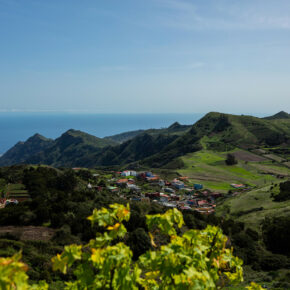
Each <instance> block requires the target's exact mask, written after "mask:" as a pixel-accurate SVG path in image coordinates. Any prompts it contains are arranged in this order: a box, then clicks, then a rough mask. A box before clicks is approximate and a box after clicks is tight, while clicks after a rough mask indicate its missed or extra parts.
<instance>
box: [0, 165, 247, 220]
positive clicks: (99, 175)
mask: <svg viewBox="0 0 290 290" xmlns="http://www.w3.org/2000/svg"><path fill="white" fill-rule="evenodd" d="M73 171H75V172H76V173H77V172H80V171H86V172H89V174H90V177H91V178H90V179H89V181H88V182H87V183H85V184H84V181H81V180H80V181H81V182H80V184H83V186H85V187H86V188H87V190H94V191H96V192H102V193H103V194H105V193H106V192H110V193H111V194H114V195H116V196H118V197H119V198H122V199H125V200H130V201H132V202H145V203H151V202H152V203H158V204H159V205H161V206H164V207H167V208H177V209H179V210H181V211H197V212H199V213H201V214H206V215H209V214H213V213H215V210H216V206H217V199H219V198H220V199H222V198H227V197H230V196H235V195H238V194H241V193H242V192H245V191H248V190H250V187H248V186H246V185H244V184H231V187H232V188H233V191H231V192H228V193H223V192H217V191H211V190H209V189H207V188H204V185H203V184H200V183H193V182H192V180H191V179H190V178H188V177H187V176H175V177H174V178H171V179H170V180H169V178H168V180H167V179H166V178H162V177H160V176H159V175H158V174H155V173H152V172H151V171H142V172H136V171H135V170H124V171H109V172H108V171H90V170H87V169H82V168H73ZM27 200H30V196H29V192H27V190H26V189H25V187H24V185H23V184H9V185H8V186H7V193H6V194H5V195H4V196H2V198H0V209H1V208H4V207H6V206H8V205H17V204H18V203H19V202H24V201H27Z"/></svg>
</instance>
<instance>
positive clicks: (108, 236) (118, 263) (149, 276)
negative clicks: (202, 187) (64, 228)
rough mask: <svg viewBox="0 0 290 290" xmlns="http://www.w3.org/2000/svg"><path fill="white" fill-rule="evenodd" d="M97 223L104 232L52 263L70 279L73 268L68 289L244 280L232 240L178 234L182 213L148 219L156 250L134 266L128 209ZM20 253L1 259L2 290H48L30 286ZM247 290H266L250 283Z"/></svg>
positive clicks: (97, 214)
mask: <svg viewBox="0 0 290 290" xmlns="http://www.w3.org/2000/svg"><path fill="white" fill-rule="evenodd" d="M89 219H90V220H91V222H92V224H93V225H94V224H98V225H99V226H100V227H103V228H105V229H106V230H105V232H104V233H103V234H102V233H97V236H96V238H95V239H92V240H90V242H89V243H88V244H87V245H84V246H83V245H76V244H73V245H70V246H65V247H64V251H63V252H62V254H57V256H55V257H54V258H53V259H52V262H53V269H54V270H59V271H61V272H62V273H63V274H67V272H68V269H69V268H73V274H74V276H75V279H70V280H69V281H67V282H66V283H65V284H66V286H65V287H64V288H65V289H106V288H108V289H124V290H125V289H140V287H141V288H142V289H186V288H188V289H222V288H224V287H225V286H230V285H233V284H239V283H240V282H242V281H243V269H242V261H241V260H240V259H239V258H237V257H235V256H233V254H232V249H229V248H226V242H227V237H226V236H224V235H223V234H222V232H221V230H220V229H218V228H216V227H212V226H208V227H207V228H206V229H205V230H202V231H198V230H189V231H186V232H184V233H183V234H181V235H178V233H177V232H176V228H177V229H180V228H181V227H182V226H183V225H184V221H183V217H182V214H181V212H179V211H178V210H176V209H174V210H169V211H167V212H166V213H164V214H162V215H160V214H158V215H149V216H147V225H148V228H149V230H150V237H151V243H152V245H153V246H154V247H155V248H156V249H155V250H154V251H153V250H151V251H148V252H146V253H145V254H144V255H141V256H140V257H139V259H138V261H136V262H133V260H132V251H131V250H130V248H129V247H127V246H126V245H125V244H124V243H123V242H118V243H114V240H116V239H120V238H121V239H122V238H123V237H124V236H125V234H126V232H127V230H126V228H125V226H124V225H123V223H122V222H123V221H129V219H130V210H129V205H127V206H126V207H125V206H123V205H118V204H113V205H110V209H106V208H102V209H100V210H94V211H93V215H92V216H90V217H89ZM157 231H160V233H161V234H163V235H165V236H167V237H168V239H169V240H170V241H169V242H167V243H165V244H164V245H161V246H157V245H156V244H155V242H154V235H155V234H156V233H157ZM20 258H21V253H18V254H15V255H14V256H13V257H11V258H0V274H1V275H0V285H1V288H2V289H10V288H17V289H28V288H30V289H48V285H47V284H46V283H45V282H44V281H41V282H39V284H34V285H29V283H28V276H27V275H26V273H25V272H26V270H27V268H26V265H25V264H23V263H22V262H21V261H20ZM246 288H247V289H249V290H251V289H262V287H260V286H259V285H257V284H255V283H251V285H250V286H248V287H246Z"/></svg>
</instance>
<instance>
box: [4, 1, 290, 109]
mask: <svg viewBox="0 0 290 290" xmlns="http://www.w3.org/2000/svg"><path fill="white" fill-rule="evenodd" d="M0 97H1V107H0V110H2V111H5V110H24V111H30V110H31V111H38V110H39V111H88V112H89V111H90V112H99V113H117V112H118V113H130V112H132V113H147V112H148V113H159V112H161V113H171V112H176V113H183V112H184V113H190V112H198V113H200V112H202V113H205V112H208V111H223V112H231V113H275V112H277V111H280V110H285V111H288V112H289V111H290V1H289V0H243V1H241V0H195V1H193V0H191V1H190V0H142V1H141V0H122V1H120V0H103V1H102V0H99V1H96V0H86V1H75V0H49V1H47V0H25V1H22V0H18V1H16V0H0Z"/></svg>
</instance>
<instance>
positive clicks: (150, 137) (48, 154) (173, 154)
mask: <svg viewBox="0 0 290 290" xmlns="http://www.w3.org/2000/svg"><path fill="white" fill-rule="evenodd" d="M125 140H126V141H125ZM116 141H117V142H116ZM35 143H37V140H36V142H35ZM40 143H41V144H40V146H39V147H37V145H36V144H35V146H34V147H35V150H34V149H33V148H34V147H33V146H28V143H26V142H25V143H23V145H22V146H20V147H19V146H18V147H19V148H12V149H11V151H10V152H9V154H7V153H6V154H4V155H3V156H2V157H1V158H0V164H1V165H7V164H15V163H21V162H25V163H32V164H39V163H41V164H47V165H53V166H67V167H72V166H73V167H74V166H84V167H94V166H108V165H121V166H123V165H125V164H127V163H132V162H133V163H136V162H137V164H135V166H139V165H141V166H147V167H154V168H172V169H173V168H175V169H176V168H183V166H184V163H183V161H182V160H181V159H180V158H179V157H182V156H185V155H186V154H188V153H194V152H197V151H199V150H202V149H205V150H211V151H215V152H225V151H229V150H234V149H235V148H240V149H246V150H251V149H256V148H263V147H272V148H275V150H278V151H279V150H280V151H281V150H282V151H283V152H284V154H286V155H287V154H288V151H289V150H288V149H287V148H289V144H290V119H282V120H280V119H274V120H267V119H261V118H256V117H252V116H244V115H242V116H237V115H230V114H222V113H216V112H211V113H208V114H207V115H205V116H204V117H203V118H202V119H200V120H199V121H198V122H196V123H195V124H194V125H192V126H188V125H180V124H179V123H177V122H176V123H174V124H172V125H171V126H169V127H168V128H162V129H149V130H146V131H142V130H141V131H132V132H127V133H124V134H123V135H122V134H119V135H115V137H114V136H112V137H108V138H97V137H95V136H92V135H89V134H86V133H84V132H81V131H75V130H69V131H67V132H66V133H64V134H63V135H62V136H61V137H60V138H58V139H56V140H55V141H52V140H50V141H49V143H48V142H46V141H43V140H40ZM120 143H121V144H120ZM27 146H28V147H29V149H26V147H27ZM273 150H274V149H273ZM287 150H288V151H287ZM280 151H279V152H280ZM23 152H25V154H22V153H23ZM274 153H276V152H274Z"/></svg>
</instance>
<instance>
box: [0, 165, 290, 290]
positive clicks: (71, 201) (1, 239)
mask: <svg viewBox="0 0 290 290" xmlns="http://www.w3.org/2000/svg"><path fill="white" fill-rule="evenodd" d="M105 176H106V173H105V172H104V173H103V174H102V175H100V176H99V177H98V178H97V179H95V182H96V183H97V184H98V185H99V186H101V187H102V189H101V190H96V189H90V190H89V189H88V188H87V186H86V185H87V183H88V182H89V181H91V180H92V179H94V178H95V177H93V176H92V174H91V173H90V171H88V170H79V171H72V170H67V169H53V168H49V167H31V166H15V167H9V168H0V179H1V180H3V181H5V182H7V183H9V182H13V183H18V182H23V183H24V184H25V186H26V188H27V189H29V193H30V195H31V197H32V199H31V200H30V201H26V202H23V203H20V204H18V205H17V206H13V205H11V206H8V207H6V208H4V209H1V215H0V226H45V227H49V228H52V229H53V230H54V232H55V234H54V237H53V238H52V239H51V240H50V241H34V242H33V241H25V240H21V238H20V237H19V236H17V235H15V234H10V235H2V236H1V235H0V256H4V257H9V256H12V255H14V254H15V253H17V252H19V250H21V249H22V255H23V257H22V260H23V262H24V263H25V264H27V265H28V266H29V269H28V275H29V277H31V279H32V280H34V281H38V280H46V281H47V282H48V283H50V284H51V283H61V282H60V281H63V280H64V281H66V280H69V279H71V278H72V276H71V275H72V273H71V272H70V271H69V272H68V275H66V276H63V275H62V274H61V273H59V272H53V271H52V270H51V264H50V262H49V261H50V259H51V257H53V256H54V255H56V253H57V252H60V251H61V250H62V248H63V246H65V245H67V244H70V243H76V244H83V245H85V244H87V243H89V241H90V240H91V239H93V238H94V237H95V233H96V232H100V233H103V229H102V227H100V226H99V225H98V224H95V225H94V227H91V225H90V222H89V221H88V220H87V218H86V217H87V216H89V215H90V214H91V212H92V211H93V209H94V208H97V209H100V208H102V207H108V206H109V205H110V204H112V203H119V204H124V203H125V202H126V201H125V200H124V199H120V198H119V197H118V196H117V195H116V194H112V193H110V192H109V191H108V190H107V189H106V184H107V178H106V177H105ZM108 176H110V175H108ZM108 178H110V177H108ZM124 194H127V193H126V190H125V189H124ZM164 212H165V209H164V208H162V207H161V206H159V205H158V204H155V203H150V204H148V203H143V202H130V218H129V220H128V221H124V226H125V227H126V229H127V230H128V232H127V233H126V234H125V236H124V238H122V241H123V242H124V244H125V245H126V246H128V247H130V250H131V251H132V259H133V261H137V260H138V259H139V257H140V256H142V255H143V254H145V253H146V252H147V251H148V250H152V249H153V248H154V247H153V246H152V244H151V241H150V236H149V232H150V229H149V227H148V224H147V223H146V215H156V214H163V213H164ZM183 219H184V227H183V228H182V229H181V230H177V233H178V234H179V235H180V234H182V233H183V232H184V231H185V230H187V229H189V230H191V229H196V230H201V231H202V230H204V229H205V228H206V227H207V225H213V226H218V227H220V228H221V229H222V231H223V233H224V234H226V235H227V236H228V237H229V240H228V242H227V243H228V245H231V246H233V248H234V255H236V256H238V257H239V258H241V259H242V260H243V261H244V264H245V265H246V266H251V268H252V269H254V270H255V271H259V272H262V271H266V272H267V273H269V274H265V279H270V278H269V275H272V274H271V273H272V272H273V271H277V270H279V269H283V268H284V269H287V268H289V264H290V263H289V258H287V255H286V254H287V253H286V251H289V243H288V240H289V238H288V237H287V236H286V235H285V233H284V230H285V228H288V227H289V224H288V222H286V219H285V218H281V219H279V220H277V222H276V223H275V222H274V221H272V222H267V223H266V226H263V228H262V232H259V233H258V232H256V231H255V230H253V229H251V228H247V227H246V226H245V224H243V223H241V222H237V221H235V220H232V219H226V218H219V217H217V216H215V215H209V216H206V215H201V214H199V213H197V212H192V211H183ZM270 225H271V226H273V227H272V228H270V227H269V228H268V227H267V226H270ZM272 232H273V235H272V236H273V239H272V241H271V240H270V239H271V237H272V236H271V233H272ZM274 237H275V238H274ZM284 237H285V239H284ZM169 241H170V239H168V237H167V236H166V235H164V234H162V233H161V232H160V231H157V232H156V233H155V234H154V243H155V244H156V245H157V246H158V247H160V246H162V245H166V244H168V242H169ZM275 241H276V242H277V244H276V245H275V244H273V243H274V242H275ZM279 242H281V243H279ZM279 245H282V247H281V248H282V249H284V252H279ZM246 269H248V268H246ZM273 275H274V274H273ZM285 275H286V274H285ZM279 279H280V278H279ZM281 279H282V278H281ZM287 279H288V278H287V277H286V276H285V278H283V283H284V284H283V285H285V287H286V288H287V287H289V282H290V280H289V279H288V280H289V281H288V280H287ZM248 281H249V279H248ZM262 281H264V280H262ZM287 281H288V282H287ZM281 283H282V282H281ZM287 283H288V284H287ZM286 285H287V286H286ZM54 287H55V288H54V289H58V288H57V287H56V286H54Z"/></svg>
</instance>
